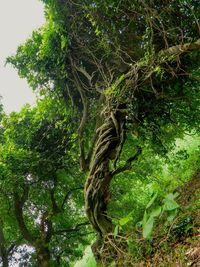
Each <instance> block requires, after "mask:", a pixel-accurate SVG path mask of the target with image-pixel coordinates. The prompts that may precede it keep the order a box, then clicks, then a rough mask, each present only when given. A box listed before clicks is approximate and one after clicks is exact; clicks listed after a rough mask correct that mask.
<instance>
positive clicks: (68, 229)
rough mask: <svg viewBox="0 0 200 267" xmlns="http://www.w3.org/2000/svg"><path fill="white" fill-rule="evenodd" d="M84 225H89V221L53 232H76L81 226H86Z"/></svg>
mask: <svg viewBox="0 0 200 267" xmlns="http://www.w3.org/2000/svg"><path fill="white" fill-rule="evenodd" d="M86 225H90V223H89V222H84V223H79V224H77V225H74V226H73V227H72V228H67V229H60V230H57V231H55V232H53V234H63V233H72V232H78V231H79V230H80V228H81V227H82V226H86Z"/></svg>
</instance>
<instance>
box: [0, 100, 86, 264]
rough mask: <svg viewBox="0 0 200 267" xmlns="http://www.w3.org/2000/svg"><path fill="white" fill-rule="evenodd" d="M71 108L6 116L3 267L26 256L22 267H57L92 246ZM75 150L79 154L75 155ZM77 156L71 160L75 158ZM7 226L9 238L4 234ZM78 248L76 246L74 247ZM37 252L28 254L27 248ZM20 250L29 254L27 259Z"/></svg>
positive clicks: (42, 107) (55, 106) (46, 106)
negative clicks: (85, 247)
mask: <svg viewBox="0 0 200 267" xmlns="http://www.w3.org/2000/svg"><path fill="white" fill-rule="evenodd" d="M67 113H68V111H67V110H66V108H65V106H64V105H63V104H62V103H61V102H60V103H58V102H56V99H55V98H54V99H49V98H46V99H43V101H42V102H40V103H38V105H37V107H35V108H33V109H31V108H30V107H29V106H25V107H24V108H23V109H22V110H21V112H19V113H11V115H10V116H4V118H3V121H2V125H3V129H4V142H3V143H2V144H1V148H0V149H1V158H0V166H1V183H0V189H1V194H0V197H1V200H2V202H1V203H2V205H1V210H0V212H1V216H2V221H1V224H0V238H1V242H0V251H1V257H2V262H3V266H8V263H9V261H13V260H14V256H12V254H11V252H12V253H13V252H14V251H16V252H18V253H20V255H21V259H20V264H23V261H25V265H26V266H28V265H27V264H30V266H38V264H39V265H40V266H52V265H58V266H60V264H64V265H65V266H68V264H69V261H71V260H73V259H74V258H75V257H77V256H79V255H81V252H80V248H79V247H78V248H77V247H76V242H78V240H79V242H81V243H82V244H83V246H84V244H87V237H85V234H84V233H83V229H84V231H86V234H87V228H86V227H87V225H88V222H87V221H86V220H85V218H84V217H83V216H82V214H81V212H80V210H81V209H82V206H83V198H82V197H81V195H82V194H81V192H82V191H83V181H81V174H80V173H79V172H78V171H75V169H76V165H77V163H76V161H75V160H73V153H75V149H76V147H75V146H74V142H75V139H76V137H75V136H74V137H73V134H72V132H71V131H72V130H73V123H71V124H69V121H70V118H69V117H68V114H67ZM72 147H73V150H74V151H73V152H70V151H71V149H72ZM70 153H71V154H70ZM4 226H5V228H6V232H5V231H4ZM73 242H74V244H73ZM25 245H26V246H29V247H32V249H31V250H29V251H26V250H27V249H26V246H25ZM20 247H21V248H24V250H25V254H24V260H23V253H22V252H20Z"/></svg>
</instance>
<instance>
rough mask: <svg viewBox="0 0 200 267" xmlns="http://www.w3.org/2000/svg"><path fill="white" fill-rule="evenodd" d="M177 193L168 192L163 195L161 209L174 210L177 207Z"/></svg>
mask: <svg viewBox="0 0 200 267" xmlns="http://www.w3.org/2000/svg"><path fill="white" fill-rule="evenodd" d="M178 195H179V194H178V193H175V194H172V193H170V194H168V195H166V196H165V198H164V199H163V210H166V211H172V210H176V209H178V208H179V205H178V203H177V202H176V201H175V198H176V197H177V196H178Z"/></svg>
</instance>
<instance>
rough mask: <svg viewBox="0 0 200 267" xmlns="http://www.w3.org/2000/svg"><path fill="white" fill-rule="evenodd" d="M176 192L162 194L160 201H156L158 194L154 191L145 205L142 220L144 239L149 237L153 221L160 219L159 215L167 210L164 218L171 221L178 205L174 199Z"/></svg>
mask: <svg viewBox="0 0 200 267" xmlns="http://www.w3.org/2000/svg"><path fill="white" fill-rule="evenodd" d="M178 195H179V194H178V193H170V194H167V195H165V196H164V198H163V199H162V201H161V203H159V201H158V199H157V198H158V194H157V193H155V194H154V195H153V196H152V198H151V200H150V201H149V203H148V204H147V206H146V210H145V212H144V216H143V220H142V235H143V237H144V238H145V239H150V238H151V236H152V233H153V227H154V223H155V221H156V218H158V219H159V220H161V215H163V214H164V212H167V217H166V220H167V222H169V223H172V221H173V219H174V217H175V216H176V214H177V209H178V208H179V207H180V206H179V205H178V203H177V202H176V201H175V198H176V197H177V196H178Z"/></svg>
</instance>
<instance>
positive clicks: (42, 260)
mask: <svg viewBox="0 0 200 267" xmlns="http://www.w3.org/2000/svg"><path fill="white" fill-rule="evenodd" d="M36 254H37V261H38V263H39V266H41V267H49V266H50V263H49V262H50V251H49V248H48V245H47V244H42V243H41V244H39V243H38V245H37V246H36Z"/></svg>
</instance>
